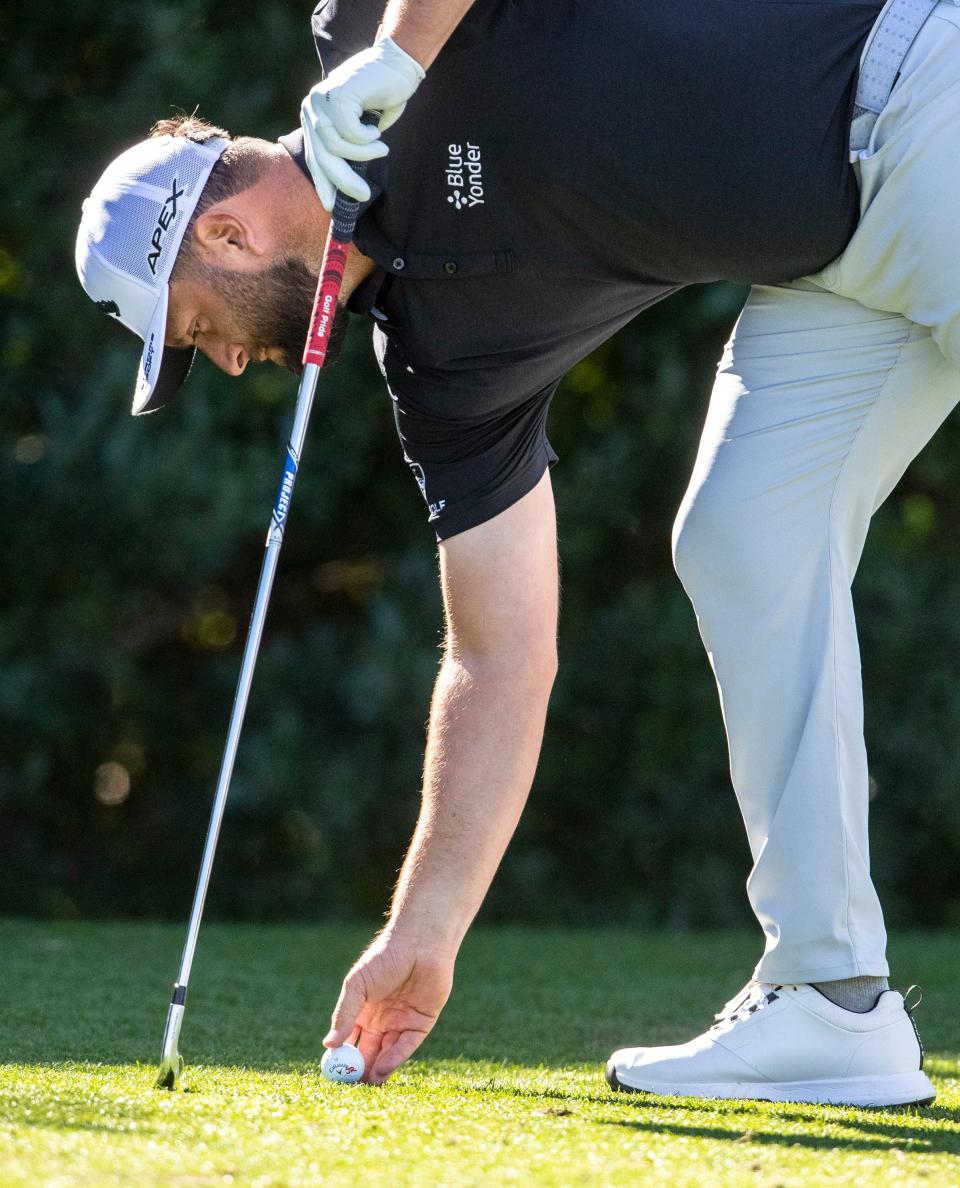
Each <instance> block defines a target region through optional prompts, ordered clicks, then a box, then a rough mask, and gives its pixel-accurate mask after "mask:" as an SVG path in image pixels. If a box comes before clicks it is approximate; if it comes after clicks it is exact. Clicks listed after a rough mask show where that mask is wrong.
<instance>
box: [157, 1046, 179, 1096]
mask: <svg viewBox="0 0 960 1188" xmlns="http://www.w3.org/2000/svg"><path fill="white" fill-rule="evenodd" d="M182 1072H183V1057H182V1056H181V1055H180V1053H179V1052H175V1053H174V1055H173V1058H172V1059H167V1058H166V1057H164V1059H163V1060H162V1061H161V1063H160V1068H159V1070H158V1071H157V1080H156V1083H155V1087H156V1088H157V1089H176V1087H177V1082H178V1081H179V1080H180V1074H181V1073H182Z"/></svg>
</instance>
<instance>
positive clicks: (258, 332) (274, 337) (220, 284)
mask: <svg viewBox="0 0 960 1188" xmlns="http://www.w3.org/2000/svg"><path fill="white" fill-rule="evenodd" d="M203 272H204V279H205V280H206V281H207V282H208V283H209V284H210V285H211V286H212V288H213V289H214V290H215V292H216V293H217V294H218V295H219V296H221V297H222V298H223V299H224V301H226V302H228V304H229V307H230V309H231V310H232V311H233V314H234V317H235V318H236V322H237V329H238V331H239V332H240V337H241V338H242V339H243V341H244V342H245V343H246V345H247V347H248V348H249V351H250V353H251V354H252V355H254V356H256V355H257V354H259V353H260V352H261V351H266V350H268V349H271V348H272V349H274V350H279V351H280V352H281V354H282V355H283V366H284V367H286V368H287V370H288V371H292V372H293V374H294V375H297V376H299V375H302V374H303V362H302V359H303V347H304V343H305V342H306V341H307V332H308V331H309V329H310V315H311V313H312V312H313V299H314V297H315V296H316V292H317V277H316V275H315V274H314V273H312V272H311V271H310V269H309V268H308V267H307V266H306V264H304V262H303V260H300V259H298V258H297V257H296V256H284V257H282V258H281V259H279V260H275V261H274V262H273V263H272V264H268V265H267V266H266V268H262V269H261V270H260V271H259V272H233V271H229V270H227V269H223V268H213V267H211V266H209V265H208V266H206V267H204V269H203ZM346 336H347V318H346V310H345V309H344V307H343V305H341V304H338V305H337V314H336V317H335V318H334V320H333V327H332V329H331V332H330V341H329V343H328V346H327V356H326V360H325V365H326V366H327V367H329V366H331V365H332V364H333V363H336V361H337V360H338V359H339V357H340V355H341V353H342V351H343V344H344V341H345V339H346Z"/></svg>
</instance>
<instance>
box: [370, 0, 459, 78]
mask: <svg viewBox="0 0 960 1188" xmlns="http://www.w3.org/2000/svg"><path fill="white" fill-rule="evenodd" d="M472 4H473V0H390V2H389V4H388V5H387V8H386V11H385V12H384V14H383V21H382V22H381V27H382V29H383V32H384V33H385V34H386V35H387V36H388V37H389V38H391V39H392V40H393V41H395V42H396V44H397V45H399V46H400V48H401V49H402V50H404V51H405V52H406V53H408V54H409V55H410V56H411V57H412V58H416V60H417V61H418V62H419V63H420V65H421V66H422V67H423V68H424V70H427V69H429V67H430V65H431V64H432V62H433V60H434V58H436V56H437V54H439V53H440V51H441V50H442V49H443V47H444V45H445V44H446V42H447V39H448V38H449V36H450V34H451V33H452V32H453V31H454V29H456V27H457V25H459V24H460V21H461V19H462V18H463V15H464V13H466V11H467V9H468V8H470V7H471V5H472Z"/></svg>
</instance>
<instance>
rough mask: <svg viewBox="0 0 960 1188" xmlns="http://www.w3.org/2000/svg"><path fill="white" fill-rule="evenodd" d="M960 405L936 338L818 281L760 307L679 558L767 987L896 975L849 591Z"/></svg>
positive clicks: (714, 429) (732, 366) (717, 397)
mask: <svg viewBox="0 0 960 1188" xmlns="http://www.w3.org/2000/svg"><path fill="white" fill-rule="evenodd" d="M958 398H960V374H958V372H957V370H956V368H955V367H953V366H952V364H950V363H948V362H947V361H946V360H945V359H944V357H943V355H942V354H941V352H940V351H939V349H938V348H937V345H936V343H935V342H934V341H933V339H932V337H931V334H930V332H929V330H926V329H924V328H922V327H918V326H916V325H914V324H912V323H910V322H908V321H907V320H906V319H904V318H902V317H899V316H897V315H895V314H885V313H878V312H876V311H873V310H868V309H865V308H864V307H863V306H861V305H859V304H857V303H856V302H854V301H850V300H847V299H845V298H842V297H838V296H835V295H834V294H831V293H828V292H825V291H823V290H821V289H818V288H816V287H815V286H814V285H812V284H809V283H804V282H801V284H800V285H799V286H796V287H783V288H772V287H764V288H758V289H755V290H754V291H753V293H752V294H751V297H750V300H749V301H748V303H747V306H746V308H745V309H744V312H743V314H742V316H741V319H740V321H739V323H738V326H737V329H736V332H735V335H734V337H733V339H732V340H731V343H730V345H729V346H728V349H727V352H726V354H725V356H724V359H723V361H722V363H721V365H720V369H719V372H718V376H717V382H716V386H715V388H714V394H713V398H712V401H711V405H710V411H709V415H708V418H707V423H706V426H705V429H704V434H703V440H702V443H701V446H700V453H699V456H698V458H697V462H696V466H695V469H694V474H693V478H692V480H691V484H690V488H689V490H688V492H687V494H686V496H685V498H684V502H683V505H682V507H681V510H680V514H679V516H678V520H677V526H676V532H675V555H676V563H677V569H678V572H679V573H680V576H681V579H682V580H683V582H684V585H685V587H686V589H687V592H688V593H689V595H690V597H691V600H692V601H693V603H694V607H695V609H696V611H697V617H698V622H699V625H700V630H701V633H702V635H703V639H704V642H705V644H706V647H707V650H708V652H709V654H710V658H711V662H712V664H713V666H714V670H715V672H716V676H717V681H718V684H719V687H720V693H721V698H722V703H723V711H724V721H725V723H726V728H727V734H728V740H729V744H730V756H731V773H732V778H733V783H734V787H735V789H736V792H737V796H738V799H739V801H740V806H741V811H742V813H743V817H744V821H745V824H746V827H747V834H748V838H749V843H750V848H751V853H752V855H753V858H754V868H753V870H752V872H751V874H750V878H749V880H748V892H749V896H750V901H751V904H752V906H753V908H754V911H755V912H756V914H757V917H758V919H759V920H760V922H761V925H762V927H763V930H764V933H765V936H766V951H765V953H764V956H763V958H762V960H761V962H760V964H759V966H758V967H757V971H756V976H757V978H758V979H760V980H762V981H766V982H827V981H835V980H838V979H846V978H855V977H857V976H859V975H873V976H881V977H882V976H883V975H885V974H886V973H887V964H886V956H885V933H884V927H883V919H882V915H881V912H880V905H879V903H878V900H877V896H876V893H875V891H874V889H873V885H872V883H871V880H870V870H869V855H868V836H867V803H868V775H867V762H866V754H865V750H864V744H863V733H862V719H863V715H862V695H861V685H860V663H859V653H858V647H857V638H856V626H855V623H854V615H853V603H852V599H851V593H850V583H851V581H852V580H853V575H854V573H855V571H856V567H857V564H858V562H859V559H860V554H861V551H862V548H863V543H864V539H865V536H866V532H867V527H868V524H869V521H870V517H871V516H872V514H873V512H874V510H875V509H876V508H877V507H878V506H879V504H880V503H881V502H882V501H883V499H884V498H885V497H886V495H887V494H888V493H889V491H890V490H891V488H892V487H893V485H894V484H895V483H896V481H897V480H898V479H899V477H900V475H901V474H902V473H903V471H904V469H905V468H906V466H907V464H908V463H909V462H910V460H911V459H912V458H913V456H914V455H915V454H916V453H917V452H918V450H919V449H920V448H921V447H922V446H923V445H924V443H925V442H926V441H927V440H928V439H929V437H930V436H931V435H932V434H933V432H934V431H935V430H936V428H937V427H938V426H939V425H940V423H941V422H942V420H943V419H944V417H945V416H946V415H947V413H948V412H949V411H950V409H951V408H952V407H953V405H954V404H955V403H956V401H957V399H958Z"/></svg>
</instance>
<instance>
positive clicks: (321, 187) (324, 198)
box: [303, 131, 337, 211]
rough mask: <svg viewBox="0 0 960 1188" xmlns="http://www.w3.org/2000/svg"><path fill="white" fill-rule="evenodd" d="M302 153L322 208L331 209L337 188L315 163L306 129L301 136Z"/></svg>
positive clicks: (311, 143) (315, 159)
mask: <svg viewBox="0 0 960 1188" xmlns="http://www.w3.org/2000/svg"><path fill="white" fill-rule="evenodd" d="M303 155H304V157H306V160H307V168H308V169H309V170H310V176H311V178H313V188H314V189H315V190H316V191H317V197H318V198H319V199H320V201H321V203H322V204H323V208H324V210H326V211H332V210H333V204H334V202H336V200H337V190H336V187H335V186H334V184H333V182H332V181H331V180H330V179H329V178H328V177H327V175H326V173H324V171H323V170H322V169H321V168H320V167H319V166H318V165H317V158H316V154H315V153H314V151H313V142H312V139H311V137H310V134H309V133H308V132H306V131H305V132H304V137H303Z"/></svg>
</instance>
